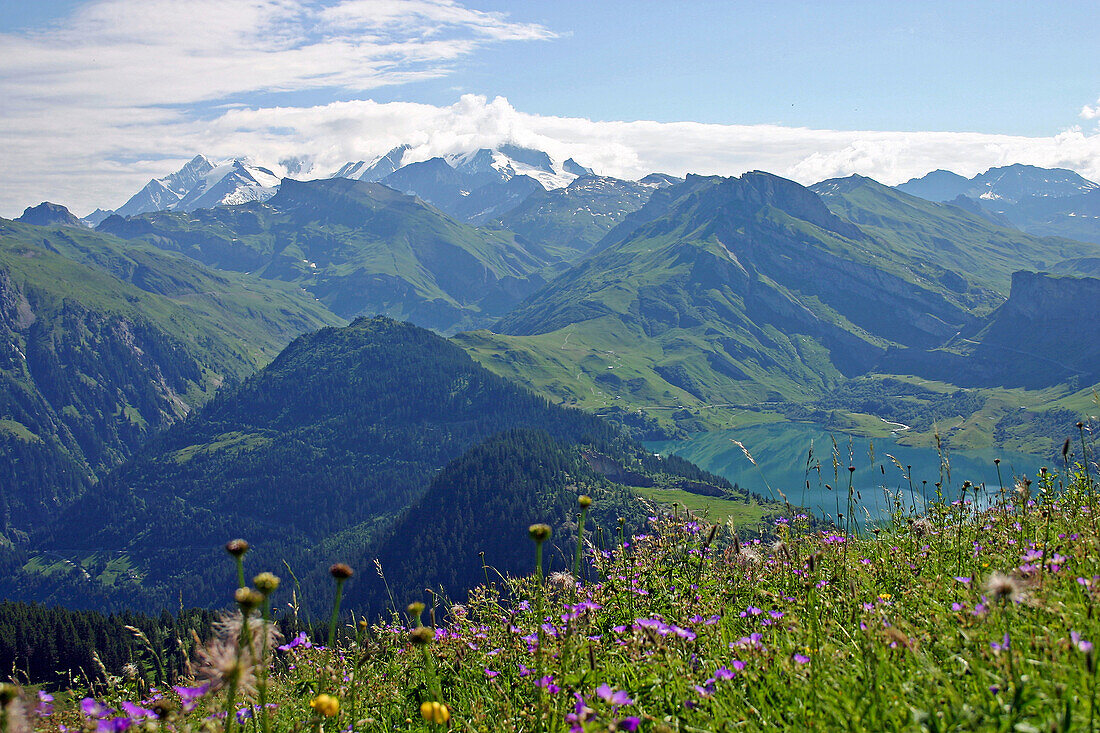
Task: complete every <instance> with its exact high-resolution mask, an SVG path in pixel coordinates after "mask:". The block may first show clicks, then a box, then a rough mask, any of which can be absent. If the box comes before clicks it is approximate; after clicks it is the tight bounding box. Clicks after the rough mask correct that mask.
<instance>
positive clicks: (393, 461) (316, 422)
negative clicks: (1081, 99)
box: [0, 318, 728, 608]
mask: <svg viewBox="0 0 1100 733" xmlns="http://www.w3.org/2000/svg"><path fill="white" fill-rule="evenodd" d="M518 427H526V428H534V429H538V430H540V431H543V432H544V433H545V434H546V435H547V436H548V437H547V439H548V440H551V441H554V442H555V443H556V444H557V443H560V444H561V445H562V446H574V445H576V444H578V443H585V444H588V445H591V446H595V447H596V448H594V449H598V450H600V451H602V452H604V453H608V452H610V453H609V455H612V456H614V460H617V461H619V463H620V464H621V465H624V466H625V465H627V464H626V463H625V461H626V460H627V459H629V460H635V461H642V460H644V457H645V456H647V455H648V454H647V453H646V452H645V451H644V450H642V449H641V448H639V447H636V446H631V445H629V444H628V443H626V442H625V440H624V439H623V438H622V437H621V436H620V435H619V433H618V432H617V431H616V430H615V429H614V428H613V427H611V426H610V425H608V424H607V423H605V422H603V421H601V420H599V419H598V418H596V417H593V416H591V415H588V414H586V413H583V412H580V411H576V410H565V409H561V408H556V407H551V406H550V405H548V404H547V403H546V401H545V400H544V399H543V398H541V397H537V396H536V395H534V394H532V393H530V392H527V391H526V390H523V389H521V388H519V387H516V386H514V385H512V384H511V383H509V382H507V381H505V380H503V379H501V378H500V377H498V376H496V375H494V374H492V373H491V372H489V371H487V370H485V369H483V368H482V367H480V366H478V365H477V364H476V363H475V362H474V361H472V360H471V359H470V358H469V357H468V356H467V355H466V354H465V353H463V351H462V350H461V349H459V348H457V347H456V346H454V345H453V344H451V343H449V342H448V341H446V340H445V339H443V338H441V337H439V336H437V335H435V334H433V333H431V332H429V331H425V330H423V329H420V328H417V327H415V326H412V325H409V324H401V323H396V322H393V321H390V320H388V319H384V318H375V319H359V320H357V321H356V322H355V323H353V324H352V325H351V326H349V327H347V328H342V329H335V328H329V329H323V330H321V331H318V332H316V333H313V334H309V335H307V336H303V337H300V338H299V339H297V340H296V341H294V342H293V343H292V344H291V345H290V346H288V347H287V348H286V349H285V350H284V351H283V353H282V354H280V355H279V356H278V357H277V358H276V359H275V360H274V361H273V362H272V363H271V364H270V365H268V366H267V367H265V368H264V369H263V370H261V371H260V372H258V373H257V374H255V375H254V376H252V377H250V378H249V379H248V380H246V381H245V382H244V383H243V384H241V385H240V386H238V387H236V388H231V389H228V390H224V391H222V392H219V394H218V395H217V396H216V397H215V398H214V399H213V400H212V401H211V402H210V403H208V404H207V405H206V406H205V407H204V408H203V409H202V410H201V411H200V412H199V413H198V414H197V415H195V416H194V417H192V418H191V419H189V420H187V421H185V422H183V423H181V424H179V425H177V426H175V427H173V428H172V429H170V430H168V431H167V432H166V433H164V434H162V435H161V436H159V437H158V438H157V439H155V440H154V441H152V442H151V443H150V444H148V445H147V446H146V448H145V449H144V450H143V451H141V452H140V453H139V454H138V455H137V456H135V457H134V458H132V459H131V460H130V461H128V462H127V463H126V464H124V465H123V466H121V467H120V468H118V469H117V470H115V471H114V472H112V473H111V475H109V476H108V477H107V478H106V479H104V480H103V481H101V482H100V483H99V484H98V485H96V486H95V487H94V488H93V489H91V490H90V491H89V492H88V493H87V494H86V495H85V496H84V497H82V498H81V499H80V500H79V501H78V502H77V503H76V504H74V505H73V506H72V507H70V509H69V510H68V511H67V512H66V517H67V519H65V520H63V521H61V522H60V523H59V524H57V525H55V526H54V527H52V528H51V529H49V530H47V531H45V532H43V533H42V534H41V535H40V537H39V541H38V543H37V544H36V547H37V548H38V550H39V551H40V552H43V553H50V554H48V555H42V556H40V557H56V556H58V555H60V556H63V557H66V558H71V559H72V561H73V562H77V563H79V562H80V561H81V560H82V559H86V558H89V557H112V558H122V560H120V562H124V564H125V567H126V568H127V569H128V572H129V573H130V574H131V575H130V577H131V580H126V578H125V577H124V576H120V575H118V574H110V575H108V576H104V575H103V574H102V573H100V574H99V575H97V576H95V577H89V578H84V579H82V578H81V577H78V576H76V575H74V574H72V573H67V574H66V573H62V577H61V578H59V579H58V584H57V585H55V586H53V587H52V588H51V587H49V586H48V585H47V586H43V585H40V584H39V585H36V584H35V583H34V582H33V581H22V580H16V581H12V583H13V584H14V585H16V586H18V585H19V584H21V583H22V584H25V585H27V586H28V587H32V588H36V589H37V590H36V591H35V592H36V594H37V595H36V596H35V597H39V598H42V597H47V598H54V599H65V598H70V597H72V595H73V594H74V593H78V592H81V591H79V589H80V588H82V587H85V586H87V588H89V589H91V590H89V591H88V592H90V593H93V594H94V593H99V594H103V593H106V592H107V591H105V589H104V587H103V586H104V583H106V584H108V585H113V586H114V587H113V588H111V589H109V590H110V593H109V594H108V595H110V594H114V597H115V598H116V599H126V601H127V602H133V603H135V604H138V605H142V606H144V607H147V608H156V607H158V606H159V605H161V604H167V603H174V602H177V601H173V599H176V598H177V596H178V595H179V594H182V597H183V599H184V602H185V603H188V604H191V603H197V604H204V605H207V604H218V603H219V602H220V601H221V598H222V586H223V582H224V577H225V573H226V567H225V566H224V563H223V561H222V559H221V557H220V556H222V555H223V554H224V552H223V551H222V550H221V545H222V543H224V541H225V540H226V538H228V537H235V536H243V537H246V538H248V539H249V540H250V541H251V542H252V543H253V544H254V545H255V546H256V548H257V561H258V562H263V563H266V564H267V565H268V566H269V567H275V568H278V567H282V564H281V560H287V561H288V562H290V563H291V565H292V566H293V567H294V568H295V571H296V573H297V574H298V575H299V577H300V578H302V580H303V583H305V584H306V585H310V584H311V583H313V582H316V583H317V584H318V586H319V585H321V584H322V581H323V580H324V578H323V577H322V576H323V569H324V568H325V567H327V565H328V563H330V562H331V561H332V560H333V559H344V560H346V559H348V558H349V557H350V558H354V559H356V561H357V562H360V561H361V562H367V561H366V560H364V559H363V558H365V557H367V554H368V552H369V548H370V547H371V546H372V542H374V541H375V540H376V539H378V538H380V537H382V536H383V534H384V530H385V527H386V526H387V525H388V523H389V521H390V519H391V517H392V515H394V514H396V513H399V512H401V511H403V510H405V509H406V508H407V507H409V506H410V505H412V504H413V503H414V502H416V501H417V500H418V499H420V498H421V496H423V495H424V492H425V491H426V490H427V488H428V485H429V482H430V481H431V477H432V475H433V474H434V473H435V472H436V471H438V470H439V469H440V468H442V467H443V466H445V465H446V464H447V463H448V462H449V461H451V460H453V459H455V458H457V457H459V456H461V455H462V454H463V453H464V452H465V451H467V450H468V449H469V448H471V447H472V446H474V445H476V444H477V443H479V442H481V441H483V440H485V439H486V438H488V437H490V436H492V435H494V434H496V433H499V432H500V431H502V430H507V429H511V428H518ZM555 450H557V449H555ZM562 450H565V448H562ZM649 460H652V458H651V457H650V458H649ZM509 461H511V459H509ZM670 465H671V466H672V470H674V471H676V472H677V473H678V475H680V476H681V477H685V478H690V479H692V480H695V479H697V478H698V477H699V476H701V475H702V474H701V473H700V472H699V471H698V469H695V468H694V467H690V466H689V464H686V463H683V462H679V463H676V464H670ZM593 470H594V469H593ZM479 471H480V473H479V475H480V476H482V477H483V479H484V480H485V481H488V482H490V483H492V482H493V481H496V478H495V477H497V475H498V467H497V466H496V465H495V464H494V463H492V462H482V463H481V464H480V468H479ZM590 472H591V471H590ZM605 472H607V471H606V470H605ZM715 481H716V483H717V484H718V485H719V486H723V485H725V484H724V482H722V481H720V480H715ZM725 486H726V487H727V488H728V485H725ZM28 562H30V563H31V564H30V566H29V568H28V571H29V570H33V569H34V568H35V567H40V566H41V560H39V561H31V560H30V559H28ZM36 563H38V564H36ZM135 578H136V579H137V581H139V582H137V581H135V580H133V579H135ZM311 579H312V580H311ZM311 587H312V586H311ZM0 590H2V591H8V590H10V586H9V588H4V587H3V586H2V585H0Z"/></svg>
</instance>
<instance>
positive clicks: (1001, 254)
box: [811, 176, 1100, 310]
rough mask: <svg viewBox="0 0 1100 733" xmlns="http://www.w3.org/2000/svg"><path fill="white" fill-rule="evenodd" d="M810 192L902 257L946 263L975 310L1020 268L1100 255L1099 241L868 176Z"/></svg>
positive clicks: (949, 278)
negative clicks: (1044, 232) (1026, 227)
mask: <svg viewBox="0 0 1100 733" xmlns="http://www.w3.org/2000/svg"><path fill="white" fill-rule="evenodd" d="M811 190H813V191H814V192H815V193H817V194H819V195H820V196H821V198H822V200H823V201H824V202H825V204H826V205H827V206H828V207H829V209H830V210H831V211H833V212H834V213H836V214H837V215H839V216H842V217H844V218H845V219H848V220H849V221H852V222H855V223H856V224H858V225H859V227H860V228H861V229H862V230H863V231H865V232H867V233H868V234H870V235H872V236H874V237H876V238H878V239H880V240H882V241H883V242H885V243H887V244H888V246H889V247H890V249H891V250H893V251H894V252H895V253H896V254H897V255H898V256H900V257H904V258H907V259H910V260H912V261H914V262H917V261H920V260H927V261H929V262H931V263H934V264H935V265H938V266H940V267H942V268H944V274H943V275H942V276H941V278H940V279H941V282H942V283H943V284H944V286H945V287H948V288H951V289H953V290H958V291H960V292H961V293H966V292H968V291H969V306H970V307H972V308H974V309H977V310H982V309H985V310H988V309H989V308H991V307H992V306H995V305H997V304H998V303H999V301H1000V297H998V296H1007V295H1008V291H1009V286H1010V284H1011V277H1012V273H1014V272H1016V271H1018V270H1048V269H1051V268H1054V267H1056V266H1060V265H1059V263H1062V262H1063V261H1065V260H1072V259H1075V258H1081V257H1097V256H1100V245H1097V244H1093V243H1089V242H1083V241H1074V240H1071V239H1062V238H1057V237H1039V236H1033V235H1031V234H1025V233H1024V232H1021V231H1019V230H1017V229H1013V228H1011V227H1007V226H997V225H996V224H993V223H992V222H990V221H989V220H988V219H985V218H983V217H981V216H979V215H978V214H975V213H972V212H969V211H965V210H963V209H961V208H958V207H956V206H952V205H951V204H947V203H935V202H933V201H927V200H925V199H922V198H918V197H916V196H911V195H909V194H906V193H903V192H901V191H898V190H897V189H895V188H890V187H889V186H884V185H882V184H880V183H878V182H877V181H874V180H872V179H870V178H865V177H863V176H849V177H848V178H834V179H830V180H828V181H822V182H821V183H816V184H814V185H813V186H811ZM1078 274H1087V273H1078ZM989 291H993V292H992V293H991V292H989Z"/></svg>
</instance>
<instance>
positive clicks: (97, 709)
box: [80, 697, 114, 718]
mask: <svg viewBox="0 0 1100 733" xmlns="http://www.w3.org/2000/svg"><path fill="white" fill-rule="evenodd" d="M80 712H82V713H84V715H85V716H87V717H89V718H106V717H107V716H108V715H110V714H112V713H113V712H114V710H112V709H111V708H109V707H107V706H106V705H104V704H103V703H101V702H97V701H96V700H93V699H92V698H90V697H86V698H84V699H83V700H81V701H80Z"/></svg>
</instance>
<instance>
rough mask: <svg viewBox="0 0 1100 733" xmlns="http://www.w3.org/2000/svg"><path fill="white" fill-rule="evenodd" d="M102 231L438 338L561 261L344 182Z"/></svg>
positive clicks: (285, 187) (499, 310)
mask: <svg viewBox="0 0 1100 733" xmlns="http://www.w3.org/2000/svg"><path fill="white" fill-rule="evenodd" d="M99 228H100V229H101V230H104V231H109V232H111V233H113V234H117V235H118V236H122V237H125V238H127V239H138V240H142V241H145V242H148V243H150V244H153V245H155V246H157V247H160V248H162V249H168V250H173V251H177V252H180V253H182V254H186V255H188V256H189V257H192V258H194V259H196V260H198V261H200V262H203V263H205V264H207V265H211V266H214V267H218V268H221V269H223V270H235V271H240V272H249V273H252V274H254V275H257V276H259V277H261V278H264V279H267V280H276V281H284V282H289V283H294V284H295V285H297V286H299V287H301V288H302V289H304V290H305V291H307V292H308V293H310V294H311V295H312V296H313V297H316V298H317V299H319V300H320V301H321V303H323V304H324V305H325V306H326V307H328V308H329V309H331V310H332V311H333V312H334V313H337V314H338V315H340V316H342V317H345V318H353V317H355V316H358V315H375V314H384V315H388V316H390V317H394V318H398V319H403V320H410V321H412V322H415V323H417V324H419V325H422V326H425V327H429V328H434V329H437V330H440V331H452V330H455V329H458V328H470V327H473V326H477V325H482V324H486V323H488V322H490V321H491V320H492V319H494V318H498V317H500V316H501V315H503V313H504V312H506V311H507V309H508V308H509V307H511V306H512V305H513V304H514V303H516V302H517V301H518V300H519V299H520V298H522V297H523V296H524V295H526V294H528V293H530V292H531V291H532V290H534V289H535V288H537V287H538V286H540V285H542V284H543V280H542V279H541V277H540V276H539V275H538V274H536V273H537V271H538V270H539V269H540V268H542V267H544V266H545V265H547V264H549V263H550V262H551V261H552V260H553V259H554V258H553V257H552V256H550V255H548V254H547V253H546V252H544V251H542V250H541V249H540V248H538V247H537V246H536V245H532V244H530V243H525V242H519V241H517V240H516V238H515V235H514V234H512V233H511V232H505V231H501V230H499V229H497V230H491V229H485V230H480V229H474V228H473V227H471V226H468V225H466V224H462V223H460V222H458V221H455V220H454V219H451V218H450V217H448V216H446V215H445V214H443V213H442V212H440V211H438V210H437V209H434V208H432V207H431V206H429V205H427V204H425V203H424V202H423V201H420V200H419V199H416V198H414V197H412V196H406V195H404V194H401V193H398V192H397V191H394V190H392V189H390V188H387V187H385V186H383V185H381V184H377V183H368V182H364V181H352V180H348V179H343V178H334V179H329V180H320V181H308V182H298V181H292V180H286V181H284V182H283V184H282V186H281V187H280V189H279V193H278V194H277V195H276V196H275V197H273V198H271V199H269V200H268V201H267V202H266V203H263V204H259V203H252V204H244V205H241V206H229V207H219V208H216V209H210V210H202V211H195V212H191V213H182V212H157V213H151V214H142V215H141V216H136V217H131V218H129V219H125V220H124V219H122V218H121V217H113V218H111V219H108V220H106V221H104V222H103V223H102V224H101V225H100V227H99Z"/></svg>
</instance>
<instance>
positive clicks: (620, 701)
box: [596, 682, 634, 707]
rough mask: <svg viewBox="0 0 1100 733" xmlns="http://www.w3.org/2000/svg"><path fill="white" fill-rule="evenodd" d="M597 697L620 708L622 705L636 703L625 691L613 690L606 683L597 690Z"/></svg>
mask: <svg viewBox="0 0 1100 733" xmlns="http://www.w3.org/2000/svg"><path fill="white" fill-rule="evenodd" d="M596 695H597V696H598V697H599V698H600V699H601V700H603V701H604V702H606V703H608V704H610V705H614V706H615V707H619V706H621V705H632V704H634V701H633V700H631V699H630V696H629V695H627V694H626V692H624V691H623V690H612V689H611V687H609V686H608V684H607V683H606V682H605V683H604V684H602V685H600V686H599V687H597V688H596Z"/></svg>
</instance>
